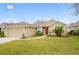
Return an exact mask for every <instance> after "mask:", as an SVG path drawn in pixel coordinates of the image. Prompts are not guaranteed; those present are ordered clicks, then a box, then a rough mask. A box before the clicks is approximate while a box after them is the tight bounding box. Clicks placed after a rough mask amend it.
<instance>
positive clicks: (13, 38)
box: [0, 37, 20, 44]
mask: <svg viewBox="0 0 79 59" xmlns="http://www.w3.org/2000/svg"><path fill="white" fill-rule="evenodd" d="M18 39H20V38H18V37H3V38H0V44H2V43H5V42H9V41H13V40H18Z"/></svg>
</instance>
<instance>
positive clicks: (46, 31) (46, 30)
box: [45, 27, 48, 35]
mask: <svg viewBox="0 0 79 59" xmlns="http://www.w3.org/2000/svg"><path fill="white" fill-rule="evenodd" d="M45 35H48V27H46V28H45Z"/></svg>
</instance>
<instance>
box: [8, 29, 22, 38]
mask: <svg viewBox="0 0 79 59" xmlns="http://www.w3.org/2000/svg"><path fill="white" fill-rule="evenodd" d="M22 32H23V30H22V28H16V29H15V28H9V29H8V30H7V36H8V37H22Z"/></svg>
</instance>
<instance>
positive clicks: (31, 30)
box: [24, 27, 36, 37]
mask: <svg viewBox="0 0 79 59" xmlns="http://www.w3.org/2000/svg"><path fill="white" fill-rule="evenodd" d="M35 34H36V29H35V28H30V27H27V28H26V29H25V30H24V35H25V36H26V37H29V36H33V35H35Z"/></svg>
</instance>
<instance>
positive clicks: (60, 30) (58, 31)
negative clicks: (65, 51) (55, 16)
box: [54, 26, 63, 36]
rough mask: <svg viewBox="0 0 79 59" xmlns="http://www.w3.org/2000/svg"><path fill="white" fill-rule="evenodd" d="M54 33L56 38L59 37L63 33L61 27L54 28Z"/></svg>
mask: <svg viewBox="0 0 79 59" xmlns="http://www.w3.org/2000/svg"><path fill="white" fill-rule="evenodd" d="M54 31H55V33H56V35H57V36H61V34H62V31H63V27H62V26H56V27H55V29H54Z"/></svg>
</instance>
